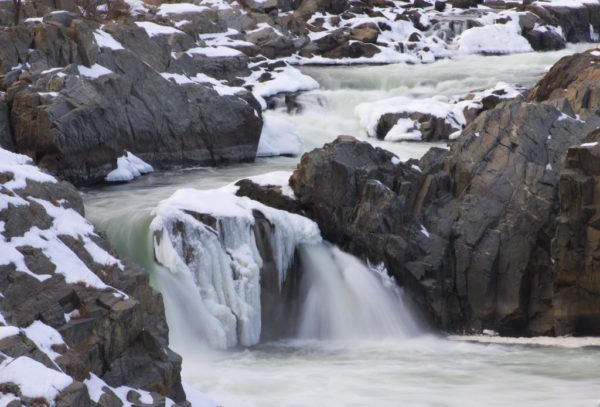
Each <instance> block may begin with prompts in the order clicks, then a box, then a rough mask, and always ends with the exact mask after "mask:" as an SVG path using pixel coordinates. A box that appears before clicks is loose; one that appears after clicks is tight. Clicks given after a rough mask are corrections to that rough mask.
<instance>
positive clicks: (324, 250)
mask: <svg viewBox="0 0 600 407" xmlns="http://www.w3.org/2000/svg"><path fill="white" fill-rule="evenodd" d="M300 258H301V261H302V282H301V288H300V292H301V294H300V295H301V299H300V301H301V306H300V316H299V321H298V336H299V337H301V338H316V339H336V340H350V339H365V338H369V339H380V338H386V337H395V338H403V337H408V336H413V335H416V334H418V333H419V332H420V329H419V327H418V324H417V322H416V321H415V319H414V317H413V316H412V314H411V312H410V311H409V309H408V307H407V304H406V302H405V299H404V298H403V292H402V291H401V290H400V289H399V288H398V287H397V286H396V284H395V282H394V281H393V279H392V278H390V277H389V276H388V275H387V273H386V270H385V269H384V268H382V267H378V268H375V267H368V266H367V265H366V264H364V263H363V262H362V261H361V260H359V259H358V258H356V257H354V256H352V255H350V254H348V253H345V252H343V251H342V250H340V249H338V248H337V247H335V246H331V245H327V244H314V245H302V246H301V247H300Z"/></svg>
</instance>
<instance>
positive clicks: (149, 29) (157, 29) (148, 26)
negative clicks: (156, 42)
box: [135, 21, 184, 37]
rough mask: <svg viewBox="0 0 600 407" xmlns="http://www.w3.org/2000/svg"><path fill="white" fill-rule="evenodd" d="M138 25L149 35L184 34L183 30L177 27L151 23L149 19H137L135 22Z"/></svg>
mask: <svg viewBox="0 0 600 407" xmlns="http://www.w3.org/2000/svg"><path fill="white" fill-rule="evenodd" d="M135 24H136V25H137V26H138V27H141V28H143V29H144V30H146V33H147V34H148V36H149V37H156V36H158V35H172V34H184V32H183V31H180V30H178V29H177V28H174V27H170V26H166V25H160V24H156V23H152V22H150V21H138V22H136V23H135Z"/></svg>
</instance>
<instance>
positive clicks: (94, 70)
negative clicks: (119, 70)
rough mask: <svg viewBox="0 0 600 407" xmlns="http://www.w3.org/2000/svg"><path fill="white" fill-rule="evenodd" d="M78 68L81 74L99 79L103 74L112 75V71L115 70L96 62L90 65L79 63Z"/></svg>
mask: <svg viewBox="0 0 600 407" xmlns="http://www.w3.org/2000/svg"><path fill="white" fill-rule="evenodd" d="M77 70H78V71H79V74H80V75H81V76H85V77H87V78H91V79H97V78H100V77H101V76H104V75H110V74H111V73H113V71H111V70H110V69H108V68H105V67H103V66H102V65H100V64H94V65H92V66H90V67H87V66H85V65H77Z"/></svg>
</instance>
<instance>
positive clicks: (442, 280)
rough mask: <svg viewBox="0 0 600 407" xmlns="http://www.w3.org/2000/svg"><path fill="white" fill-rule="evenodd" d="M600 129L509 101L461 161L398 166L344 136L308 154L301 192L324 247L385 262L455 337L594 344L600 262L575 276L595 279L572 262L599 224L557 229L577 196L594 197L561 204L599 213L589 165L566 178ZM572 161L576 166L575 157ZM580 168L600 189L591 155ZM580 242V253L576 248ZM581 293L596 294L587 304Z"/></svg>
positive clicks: (433, 159)
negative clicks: (487, 334) (578, 338)
mask: <svg viewBox="0 0 600 407" xmlns="http://www.w3.org/2000/svg"><path fill="white" fill-rule="evenodd" d="M599 122H600V120H599V119H594V120H590V121H588V123H584V122H582V121H578V120H576V119H574V118H571V117H568V116H566V115H564V114H563V113H562V112H561V111H559V110H557V109H556V108H555V107H553V106H551V105H550V104H539V103H526V102H520V101H513V102H503V103H502V104H499V105H498V106H497V107H495V108H493V109H491V110H488V111H486V112H483V113H482V114H481V115H479V117H477V118H476V119H475V120H474V121H473V122H472V123H471V124H470V125H469V126H468V127H467V128H466V129H465V130H464V131H463V135H462V137H461V138H460V139H458V141H457V142H456V143H454V144H453V145H452V149H451V151H450V152H445V151H443V150H442V151H431V152H430V153H428V154H427V155H426V156H425V157H423V158H422V159H421V160H420V161H419V162H416V161H412V162H408V163H404V164H403V163H398V164H395V163H394V162H393V156H392V155H391V154H390V153H387V152H385V151H383V150H379V149H375V148H373V147H371V146H370V145H368V144H366V143H360V142H358V141H356V140H354V139H352V138H348V137H340V138H338V139H337V140H336V141H335V142H334V143H331V144H327V145H325V146H324V147H323V149H317V150H314V151H312V152H310V153H307V154H305V155H304V156H303V157H302V159H301V162H300V164H299V165H298V168H297V169H296V171H295V172H294V174H293V175H292V178H291V179H290V185H291V186H292V188H293V190H294V193H295V194H296V197H297V199H298V201H299V202H300V204H301V206H302V209H304V210H305V211H306V213H307V214H308V215H309V216H310V217H311V218H312V219H314V220H315V221H316V222H317V223H318V224H319V226H320V228H321V230H322V233H323V236H324V238H326V239H328V240H331V241H333V242H334V243H336V244H338V245H340V246H341V247H343V248H344V249H346V250H349V251H351V252H352V253H354V254H356V255H359V256H362V257H363V258H367V259H370V260H371V261H374V262H380V261H383V262H384V263H385V265H386V267H387V269H388V271H389V272H390V273H391V274H392V275H393V276H394V277H396V279H397V280H398V281H399V282H400V283H401V284H402V285H404V286H405V287H406V289H407V291H408V292H409V293H411V295H412V297H413V298H414V300H415V301H416V302H417V303H418V304H420V305H421V307H423V309H424V310H425V311H426V312H427V314H428V315H429V316H430V317H431V320H432V321H433V322H434V323H435V324H436V325H437V326H438V327H440V328H441V329H443V330H450V331H454V332H457V331H458V332H460V331H462V330H469V331H470V330H473V331H475V332H481V330H483V329H493V330H495V331H498V332H500V333H501V334H505V335H547V334H566V333H570V334H574V333H577V334H579V333H586V332H587V333H591V332H595V329H599V328H600V320H598V318H597V316H598V314H597V312H596V311H594V310H595V309H597V308H594V307H595V306H596V304H597V303H598V301H599V300H600V294H598V293H596V292H595V291H594V289H591V288H589V287H587V286H586V284H593V283H591V281H595V280H594V279H595V278H596V277H588V276H592V275H594V276H595V274H590V273H593V270H594V269H595V267H594V266H593V264H594V263H593V261H591V260H587V264H590V266H589V271H582V274H581V277H571V276H572V275H573V272H574V271H575V270H577V271H579V270H584V269H585V267H584V266H579V263H573V259H577V257H575V256H574V254H571V253H566V252H565V250H571V249H570V248H573V249H572V250H574V251H575V252H576V253H584V252H586V251H585V250H583V249H579V248H578V247H584V246H585V245H587V244H589V245H590V246H585V247H595V244H594V243H593V240H592V241H590V242H589V243H588V242H587V241H584V240H585V239H594V237H593V236H590V235H589V233H591V232H589V230H590V227H589V226H577V225H581V224H583V225H586V224H588V223H590V222H595V220H594V219H595V218H593V214H594V213H595V212H593V211H590V210H589V209H582V210H583V211H584V212H582V214H583V213H585V216H586V217H585V219H584V221H579V223H577V222H576V223H573V222H571V223H567V224H568V227H566V226H560V222H561V221H560V219H561V217H560V216H559V217H558V219H559V221H558V225H559V226H558V227H557V226H556V225H557V223H556V222H555V219H557V215H558V207H559V206H558V203H557V197H558V194H559V192H560V191H562V190H563V189H564V190H565V192H562V194H563V196H567V195H566V194H567V193H568V191H574V192H576V191H587V192H585V194H580V195H574V196H572V197H570V198H568V199H566V198H564V199H561V202H563V201H573V202H574V203H573V204H572V207H573V208H588V207H589V205H590V204H591V201H589V199H590V198H589V197H591V196H593V195H590V194H591V192H589V191H590V190H589V187H585V188H588V189H585V188H584V186H583V185H589V184H590V182H591V183H592V184H593V182H594V181H593V178H588V180H587V181H586V180H585V179H582V180H579V179H578V178H573V177H572V176H569V177H567V176H568V174H569V171H572V170H570V169H569V165H571V166H575V164H568V162H569V158H567V164H566V166H567V167H566V168H567V169H566V170H563V165H565V164H564V162H565V160H564V155H565V152H566V151H567V149H568V147H569V146H571V145H573V144H578V143H581V142H582V140H584V137H585V135H586V134H587V132H589V129H591V128H594V126H596V125H597V124H598V123H599ZM569 151H570V152H569V154H568V155H567V157H575V156H574V154H575V150H574V149H573V148H571V149H570V150H569ZM599 151H600V149H599ZM584 153H585V154H589V152H587V151H583V152H578V154H580V155H581V154H584ZM574 160H575V159H574V158H572V159H571V161H574ZM577 162H585V163H586V164H578V165H577V166H578V167H581V168H585V170H584V171H586V172H587V173H588V174H590V175H588V177H593V175H591V174H594V173H595V171H596V165H595V164H594V163H595V161H594V159H593V158H591V156H590V158H586V159H583V158H580V159H579V158H578V159H577ZM599 168H600V167H599ZM564 171H567V172H566V173H565V172H564ZM598 171H599V173H600V170H598ZM565 177H567V178H565ZM579 178H581V176H580V177H579ZM559 179H560V182H559ZM569 183H571V184H573V183H575V184H573V185H574V186H569V187H567V185H568V184H569ZM578 185H581V186H578ZM257 199H262V198H260V197H258V198H257ZM584 199H587V201H582V200H584ZM580 201H582V202H581V203H577V202H580ZM561 205H562V204H561ZM586 205H587V206H586ZM564 211H565V209H563V212H564ZM566 218H567V219H571V217H570V216H566ZM588 219H589V220H588ZM584 227H585V228H586V229H585V230H588V232H585V233H584V232H583V230H582V228H584ZM561 228H562V229H564V230H562V229H561ZM586 235H587V236H588V237H587V238H586V237H585V236H586ZM575 236H577V239H578V241H579V243H578V244H576V245H575V246H574V244H571V243H568V241H569V239H573V238H574V237H575ZM599 236H600V235H599ZM553 239H554V243H552V245H551V241H553ZM558 239H562V240H560V241H559V240H558ZM582 239H583V240H582ZM551 246H552V248H553V249H552V252H551V251H550V247H551ZM567 248H569V249H567ZM561 250H562V252H561V256H562V258H563V259H565V260H564V264H563V265H562V266H560V264H561V263H559V262H557V264H558V266H556V267H562V269H563V270H565V273H571V274H570V275H571V276H569V277H566V275H565V277H561V275H560V274H558V273H555V271H554V266H553V264H552V259H553V258H554V257H555V256H557V253H558V252H560V251H561ZM557 251H558V252H557ZM590 255H591V254H590ZM583 259H584V257H582V258H581V260H578V261H581V262H585V261H584V260H583ZM590 259H591V257H590ZM581 264H583V263H581ZM556 270H558V268H557V269H556ZM584 281H586V282H585V283H584ZM584 286H585V287H587V288H584ZM586 290H588V291H586ZM577 292H586V295H585V296H583V295H582V296H580V298H579V299H578V300H577V301H575V300H573V298H574V297H575V296H576V295H577V294H575V293H577ZM553 304H556V305H553ZM567 304H573V306H572V307H571V306H569V305H567Z"/></svg>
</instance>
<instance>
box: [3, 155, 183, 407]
mask: <svg viewBox="0 0 600 407" xmlns="http://www.w3.org/2000/svg"><path fill="white" fill-rule="evenodd" d="M0 252H1V253H2V256H1V258H0V292H1V293H2V295H1V296H0V317H1V318H0V322H1V323H0V331H1V333H2V334H1V335H0V337H1V338H2V339H0V359H1V360H2V361H1V362H0V363H2V367H1V368H0V369H2V370H3V376H2V377H3V378H4V380H8V381H7V382H4V383H0V388H2V392H3V393H4V394H5V399H6V397H9V396H7V394H8V395H12V396H10V397H14V398H16V399H17V400H18V399H20V401H21V403H23V404H24V405H38V404H35V403H42V402H41V401H40V400H41V399H44V398H45V399H46V400H45V401H44V402H43V403H42V404H44V403H46V404H52V405H54V403H56V405H57V406H73V405H77V406H95V405H102V406H106V405H121V403H122V401H124V399H123V397H126V398H127V400H129V401H132V402H135V400H136V399H139V398H140V397H144V400H146V401H145V403H150V404H152V405H157V406H158V405H164V403H165V400H166V398H169V399H171V401H175V402H178V403H181V404H179V405H188V403H187V402H186V401H185V399H186V396H185V393H184V391H183V388H182V385H181V378H180V371H181V358H180V357H179V356H178V355H177V354H175V353H174V352H173V351H172V350H170V349H169V348H168V327H167V324H166V320H165V315H164V307H163V302H162V297H161V295H160V294H159V293H158V292H156V291H155V290H154V289H152V288H151V287H150V285H149V281H148V275H147V273H146V272H145V271H144V270H142V269H140V268H139V267H138V266H135V265H133V264H131V263H128V262H123V261H121V260H119V259H117V258H116V257H114V256H113V255H112V254H111V253H112V249H111V248H110V247H109V245H108V244H107V243H106V241H105V240H104V239H103V238H102V237H101V236H99V235H98V234H96V233H95V231H94V228H93V226H92V225H91V224H89V223H88V222H87V221H86V220H85V219H84V218H83V203H82V201H81V197H80V196H79V194H78V192H77V191H76V190H75V188H73V186H71V185H70V184H68V183H66V182H58V181H57V180H56V179H54V178H52V177H51V176H49V175H46V174H44V173H42V172H41V171H39V170H38V169H36V168H35V167H33V166H31V165H30V163H28V159H27V158H26V157H25V156H20V155H15V154H12V153H8V152H7V151H6V150H2V149H0ZM18 366H26V371H27V373H28V375H30V376H23V371H22V370H20V369H19V367H18ZM7 378H8V379H7ZM32 378H33V379H32ZM46 380H47V382H46ZM23 383H27V386H26V387H23V386H22V384H23ZM52 383H55V384H54V385H53V386H54V390H48V389H51V388H52V386H51V384H52ZM121 386H125V387H121ZM117 388H120V390H119V391H117V390H116V389H117ZM123 389H125V393H126V396H124V395H123V394H122V390H123ZM119 394H121V395H120V396H119ZM32 400H33V401H32ZM35 400H37V401H35ZM31 403H33V404H31ZM11 405H12V404H11ZM16 405H21V404H16Z"/></svg>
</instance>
